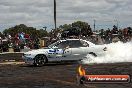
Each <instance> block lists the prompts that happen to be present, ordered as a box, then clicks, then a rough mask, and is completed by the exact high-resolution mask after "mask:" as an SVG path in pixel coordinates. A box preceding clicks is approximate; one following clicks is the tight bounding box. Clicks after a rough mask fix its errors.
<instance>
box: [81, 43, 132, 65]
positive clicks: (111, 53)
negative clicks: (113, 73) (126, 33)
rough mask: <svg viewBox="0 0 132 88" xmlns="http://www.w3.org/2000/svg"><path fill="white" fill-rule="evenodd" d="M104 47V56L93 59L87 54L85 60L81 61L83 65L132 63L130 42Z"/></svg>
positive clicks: (131, 45) (131, 44)
mask: <svg viewBox="0 0 132 88" xmlns="http://www.w3.org/2000/svg"><path fill="white" fill-rule="evenodd" d="M105 46H107V51H106V53H105V55H103V56H97V57H94V56H92V55H89V54H88V55H87V56H86V59H84V60H82V62H83V64H89V63H120V62H132V41H131V42H127V43H122V42H120V41H119V42H117V43H111V44H107V45H105Z"/></svg>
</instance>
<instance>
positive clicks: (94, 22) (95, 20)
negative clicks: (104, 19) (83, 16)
mask: <svg viewBox="0 0 132 88" xmlns="http://www.w3.org/2000/svg"><path fill="white" fill-rule="evenodd" d="M95 23H96V20H94V31H95V30H96V29H95V27H96V25H95Z"/></svg>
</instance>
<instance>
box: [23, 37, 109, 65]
mask: <svg viewBox="0 0 132 88" xmlns="http://www.w3.org/2000/svg"><path fill="white" fill-rule="evenodd" d="M106 51H107V48H106V47H105V46H103V45H95V44H93V43H91V42H89V41H86V40H83V39H66V40H58V41H57V42H55V43H53V44H51V45H49V46H48V47H46V48H42V49H37V50H32V51H28V52H25V53H24V54H23V56H22V58H23V59H24V61H25V62H26V63H27V64H32V65H35V66H42V65H45V64H46V63H48V62H54V61H57V62H58V61H80V60H83V58H84V57H85V56H86V55H88V54H91V55H93V56H95V57H97V56H101V55H103V54H104V53H105V52H106Z"/></svg>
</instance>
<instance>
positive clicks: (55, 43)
mask: <svg viewBox="0 0 132 88" xmlns="http://www.w3.org/2000/svg"><path fill="white" fill-rule="evenodd" d="M59 43H60V41H57V42H54V43H52V44H51V45H49V46H48V47H49V48H53V47H55V46H56V45H58V44H59Z"/></svg>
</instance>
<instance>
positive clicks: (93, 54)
mask: <svg viewBox="0 0 132 88" xmlns="http://www.w3.org/2000/svg"><path fill="white" fill-rule="evenodd" d="M89 54H91V55H92V56H94V57H97V55H96V54H95V53H93V52H90V53H89Z"/></svg>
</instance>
